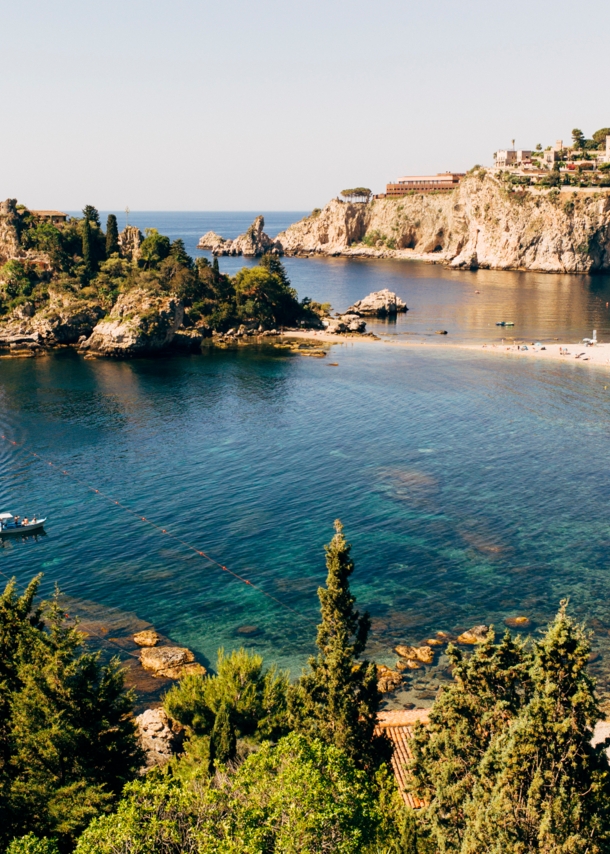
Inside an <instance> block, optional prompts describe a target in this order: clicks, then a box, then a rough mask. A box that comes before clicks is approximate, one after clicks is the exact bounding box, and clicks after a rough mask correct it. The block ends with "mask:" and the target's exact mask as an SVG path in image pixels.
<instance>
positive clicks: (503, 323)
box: [496, 320, 515, 326]
mask: <svg viewBox="0 0 610 854" xmlns="http://www.w3.org/2000/svg"><path fill="white" fill-rule="evenodd" d="M514 325H515V321H514V320H496V326H514Z"/></svg>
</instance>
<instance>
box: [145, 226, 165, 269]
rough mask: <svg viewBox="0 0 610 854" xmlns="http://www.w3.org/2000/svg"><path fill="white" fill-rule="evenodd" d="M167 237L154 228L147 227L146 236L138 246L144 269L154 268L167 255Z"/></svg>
mask: <svg viewBox="0 0 610 854" xmlns="http://www.w3.org/2000/svg"><path fill="white" fill-rule="evenodd" d="M169 251H170V241H169V237H166V236H165V235H164V234H159V232H158V231H157V229H156V228H147V229H146V237H145V238H144V240H143V241H142V245H141V246H140V260H141V262H142V265H143V266H144V268H145V269H146V270H151V269H152V270H154V269H156V268H157V267H158V266H159V264H160V263H161V261H163V260H164V259H165V258H167V256H168V255H169Z"/></svg>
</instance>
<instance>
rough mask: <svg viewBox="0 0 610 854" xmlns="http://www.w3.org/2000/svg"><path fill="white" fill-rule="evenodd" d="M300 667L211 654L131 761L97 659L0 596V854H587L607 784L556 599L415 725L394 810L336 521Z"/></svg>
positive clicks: (592, 706)
mask: <svg viewBox="0 0 610 854" xmlns="http://www.w3.org/2000/svg"><path fill="white" fill-rule="evenodd" d="M326 564H327V569H328V575H327V582H326V587H324V588H321V589H320V590H319V598H320V605H321V622H320V625H319V626H318V633H317V641H316V643H317V654H316V655H315V656H314V657H312V658H311V659H310V662H309V665H308V667H307V669H306V670H305V672H304V673H303V674H302V676H301V677H300V678H299V679H297V680H296V682H294V683H292V684H291V683H290V681H289V678H288V675H287V674H286V673H282V672H279V671H277V670H276V669H275V668H270V669H265V667H264V666H263V661H262V659H261V658H260V657H259V656H257V655H254V654H251V653H248V652H246V651H245V650H243V649H241V650H237V651H233V652H231V653H230V654H228V655H226V654H225V653H224V652H223V651H222V650H221V651H220V652H219V656H218V663H217V668H216V673H215V674H214V675H210V676H203V677H202V676H198V675H197V676H195V675H189V676H187V677H185V678H184V679H182V681H181V682H180V683H179V684H177V685H175V686H174V687H173V688H172V689H171V690H170V691H169V692H168V693H167V694H166V696H165V700H164V704H165V709H166V711H167V713H168V714H169V715H170V717H172V718H173V719H174V720H177V721H179V722H180V723H182V725H183V726H184V727H185V729H186V734H187V738H186V742H185V745H184V752H183V754H181V755H180V756H179V757H176V758H174V759H173V760H172V761H171V762H170V763H169V765H167V766H165V767H164V768H161V769H159V768H157V769H155V770H153V771H149V772H148V773H147V774H146V776H145V777H143V778H140V779H137V771H136V769H137V766H138V765H139V764H140V762H141V757H140V756H139V753H138V749H137V747H136V744H135V739H134V729H133V722H132V718H131V715H130V709H131V703H132V697H131V696H130V694H129V693H127V692H126V691H125V688H124V685H123V681H122V675H121V672H120V669H119V668H118V664H117V662H115V661H113V662H111V663H110V664H109V665H108V666H106V667H103V666H101V664H100V662H99V659H98V657H97V656H95V655H91V654H90V653H88V652H86V651H84V650H83V649H82V643H83V637H82V635H81V634H79V632H78V630H77V628H75V627H74V626H73V625H70V624H69V622H68V618H67V616H66V615H65V614H64V613H63V612H62V610H61V608H60V600H59V599H58V597H57V596H56V597H54V599H53V600H52V601H51V602H48V603H43V604H42V605H41V606H39V607H38V608H35V607H34V604H33V600H34V596H35V593H36V590H37V585H38V579H36V580H34V581H33V582H32V584H30V586H29V587H28V589H27V590H26V591H25V593H24V594H23V595H22V596H18V595H17V594H16V590H15V584H14V583H13V582H11V583H10V584H9V585H8V586H7V588H6V590H5V592H4V594H3V596H2V597H1V598H0V643H1V645H0V650H1V652H0V703H1V708H0V751H1V752H0V834H1V836H0V850H2V851H6V852H7V854H63V852H70V851H72V850H75V851H76V852H77V854H156V852H163V854H181V852H193V854H194V852H197V854H238V852H239V854H274V852H275V854H297V852H303V854H305V852H306V854H317V852H340V854H358V852H362V854H373V852H375V854H433V852H446V853H447V854H449V852H456V854H458V852H459V854H475V852H476V854H478V852H482V851H485V852H493V854H500V852H502V854H525V852H530V851H539V852H545V854H547V853H548V854H551V852H563V854H585V852H586V854H602V852H606V851H608V850H610V769H609V766H608V762H607V760H606V757H605V753H604V749H603V747H597V748H593V747H592V746H591V744H590V741H591V731H592V729H593V727H594V725H595V723H596V721H597V720H598V719H599V718H600V710H599V707H598V703H597V700H596V698H595V693H594V684H593V681H592V679H591V678H590V677H589V675H588V673H587V662H588V658H589V653H590V646H589V641H588V638H587V636H586V634H585V632H584V630H583V628H582V627H581V626H579V625H577V624H576V623H575V622H574V621H573V620H572V619H571V618H570V617H569V616H568V614H567V611H566V604H565V603H562V605H561V608H560V610H559V613H558V614H557V617H556V618H555V620H554V621H553V622H552V624H551V625H550V626H549V628H548V630H547V631H546V633H545V634H544V636H542V637H541V638H540V639H539V640H537V641H534V642H530V641H526V640H522V639H514V638H512V637H511V635H510V633H509V632H506V633H505V634H504V636H503V637H502V638H501V639H500V640H496V637H495V635H494V632H493V630H492V631H490V632H489V633H488V635H487V638H486V639H485V640H484V641H483V642H482V643H480V644H479V645H478V646H477V647H476V648H475V650H474V652H473V653H472V654H471V655H469V656H466V655H464V654H463V653H462V652H460V651H459V650H458V649H457V648H455V647H453V646H450V647H449V648H448V654H449V657H450V660H451V663H452V669H453V683H452V684H451V685H450V687H448V688H446V689H444V690H443V691H442V692H441V693H440V695H439V698H438V699H437V701H436V703H435V705H434V707H433V710H432V712H431V716H430V724H429V725H428V726H426V727H421V726H420V727H418V728H417V731H416V736H415V741H414V754H415V759H414V762H413V763H412V766H411V772H412V773H411V787H412V789H413V791H414V792H415V793H417V794H418V795H419V796H420V797H421V798H423V799H424V800H425V802H426V804H427V806H425V807H424V808H423V809H421V810H420V811H419V812H417V813H416V812H413V811H411V810H409V809H407V808H406V807H405V806H404V804H403V801H402V798H401V797H400V795H399V793H398V792H397V790H396V786H395V783H394V780H393V777H392V775H391V773H390V771H389V766H388V763H387V760H388V757H389V743H387V742H386V741H385V740H384V739H375V737H374V734H373V729H374V723H375V716H376V712H377V708H378V704H379V700H380V697H379V693H378V690H377V684H376V673H375V667H374V665H372V664H370V663H368V662H367V661H366V659H365V658H364V655H365V653H366V645H367V638H368V633H369V626H370V621H369V617H368V614H366V613H363V614H361V613H359V612H358V611H357V610H356V608H355V600H354V597H353V595H352V593H351V591H350V585H349V579H350V577H351V575H352V573H353V571H354V565H353V562H352V560H351V557H350V546H349V544H348V543H347V542H346V540H345V537H344V535H343V530H342V527H341V525H340V523H336V527H335V535H334V537H333V539H332V541H331V542H330V544H329V545H328V546H327V547H326Z"/></svg>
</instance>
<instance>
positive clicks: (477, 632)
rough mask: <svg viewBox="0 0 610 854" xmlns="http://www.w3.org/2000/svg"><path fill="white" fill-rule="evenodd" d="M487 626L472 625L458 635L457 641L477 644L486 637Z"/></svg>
mask: <svg viewBox="0 0 610 854" xmlns="http://www.w3.org/2000/svg"><path fill="white" fill-rule="evenodd" d="M488 632H489V626H473V627H472V628H471V629H468V630H467V631H465V632H462V634H461V635H459V636H458V643H466V644H472V645H474V644H477V643H483V641H484V640H485V639H486V638H487V633H488Z"/></svg>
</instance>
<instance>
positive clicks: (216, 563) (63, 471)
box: [0, 433, 315, 654]
mask: <svg viewBox="0 0 610 854" xmlns="http://www.w3.org/2000/svg"><path fill="white" fill-rule="evenodd" d="M0 439H3V440H4V441H5V442H8V444H9V445H12V446H13V448H19V449H20V450H22V451H24V452H25V453H26V454H29V456H31V457H34V458H35V459H37V460H38V461H39V462H41V463H44V464H45V465H47V466H49V468H52V469H53V470H54V471H55V472H57V473H59V474H61V475H63V476H64V477H67V478H69V479H70V480H72V481H73V482H74V483H78V484H79V486H83V487H85V489H87V490H89V492H92V493H94V494H95V495H99V497H100V498H103V499H104V500H105V501H107V502H108V503H109V504H113V505H114V506H115V507H119V508H120V509H121V510H124V511H125V512H126V513H129V514H130V515H131V516H133V517H134V518H135V519H137V520H138V521H140V522H143V523H144V524H146V525H148V526H149V527H151V528H154V529H155V530H156V531H157V532H158V533H159V534H161V535H162V536H165V537H169V538H170V539H171V540H174V542H176V543H180V545H182V546H184V548H186V549H188V550H189V551H191V552H194V553H195V554H196V555H198V556H199V557H202V558H204V559H205V560H207V561H208V562H209V563H210V564H212V566H214V567H217V568H218V569H220V570H222V572H226V573H228V575H230V576H232V577H233V578H234V579H235V580H236V581H241V582H242V584H246V585H247V586H248V587H251V588H252V589H253V590H256V591H257V593H260V594H261V596H265V597H266V598H267V599H269V600H270V601H271V602H275V604H276V605H279V606H280V607H281V608H284V609H285V610H287V611H290V612H291V613H292V614H296V616H297V617H299V618H300V619H301V620H305V621H306V622H308V623H311V624H312V625H315V620H312V619H311V618H310V617H307V616H305V615H304V614H303V613H301V612H300V611H297V610H296V608H292V607H291V606H290V605H287V604H286V602H283V601H282V600H281V599H278V598H277V596H273V594H272V593H267V591H266V590H263V588H262V587H259V585H258V584H255V583H254V582H253V581H250V580H249V579H247V578H244V577H243V575H240V574H239V573H238V572H235V571H234V570H232V569H229V568H228V567H227V566H225V565H224V564H223V563H220V561H218V560H216V558H213V557H212V556H211V555H209V554H208V553H207V552H204V551H202V550H201V549H200V548H197V546H194V545H193V544H192V543H189V542H188V541H187V540H184V539H182V537H179V536H178V535H177V534H172V533H171V531H168V530H167V528H163V527H162V526H161V525H157V524H156V522H153V521H152V520H151V519H148V518H147V517H146V516H142V515H141V514H140V513H138V512H137V511H136V510H132V509H131V507H128V506H127V505H126V504H123V503H122V502H121V501H117V500H116V499H115V498H112V496H110V495H106V494H105V493H104V492H102V491H101V490H100V489H96V488H95V487H94V486H91V484H89V483H87V482H86V481H84V480H81V479H80V478H79V477H77V476H76V475H73V474H71V473H70V472H69V471H67V469H65V468H63V466H61V465H59V464H58V463H54V462H52V461H51V460H48V459H45V458H44V457H42V456H41V455H40V454H37V453H36V452H35V451H32V450H30V449H29V448H28V447H27V445H24V444H21V443H19V442H16V441H15V440H14V439H10V438H9V437H8V436H5V435H3V434H1V433H0ZM0 574H1V575H3V576H4V577H5V578H9V576H7V575H6V574H5V573H4V572H1V571H0ZM99 637H101V636H99ZM102 640H105V639H104V638H102ZM117 646H119V644H117ZM121 649H122V647H121ZM123 651H124V652H125V651H126V650H123ZM130 654H131V653H130Z"/></svg>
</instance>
